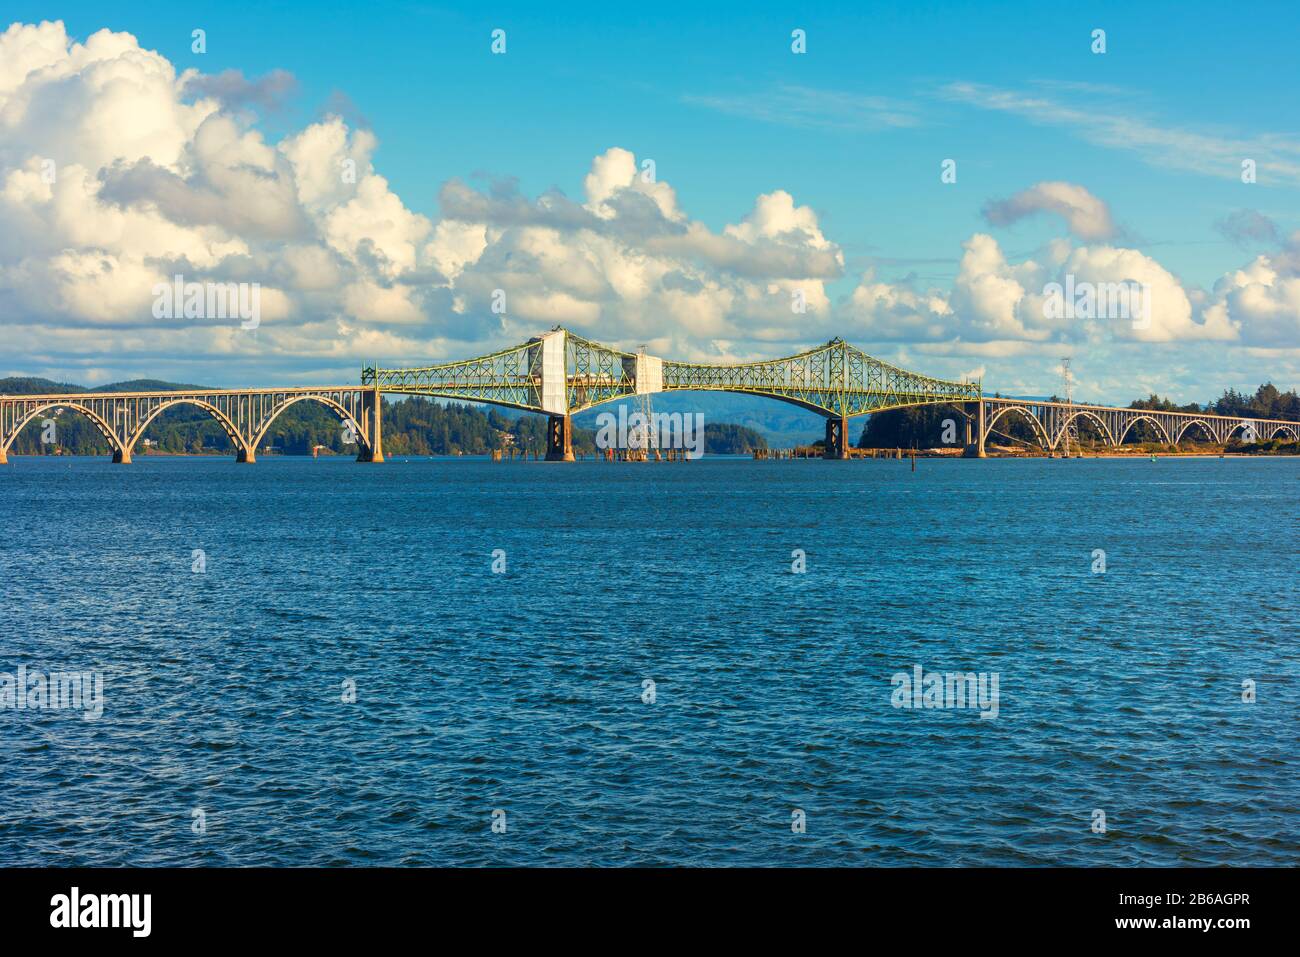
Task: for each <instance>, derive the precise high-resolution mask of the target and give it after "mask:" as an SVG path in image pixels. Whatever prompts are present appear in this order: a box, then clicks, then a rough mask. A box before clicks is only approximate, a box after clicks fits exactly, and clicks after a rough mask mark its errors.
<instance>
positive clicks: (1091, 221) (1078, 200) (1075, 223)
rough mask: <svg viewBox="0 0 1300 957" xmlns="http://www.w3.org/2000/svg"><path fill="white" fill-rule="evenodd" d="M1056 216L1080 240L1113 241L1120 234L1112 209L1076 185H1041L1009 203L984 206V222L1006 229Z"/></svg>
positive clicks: (1006, 200) (999, 201)
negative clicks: (1038, 215)
mask: <svg viewBox="0 0 1300 957" xmlns="http://www.w3.org/2000/svg"><path fill="white" fill-rule="evenodd" d="M1042 212H1047V213H1056V214H1057V215H1059V216H1060V217H1061V218H1062V219H1064V220H1065V222H1066V225H1067V226H1068V227H1069V229H1070V232H1072V233H1073V234H1074V235H1075V236H1078V237H1079V238H1080V239H1086V240H1094V239H1110V238H1112V237H1113V236H1114V235H1115V234H1116V229H1115V223H1114V221H1113V220H1112V219H1111V215H1110V207H1108V206H1107V205H1106V204H1105V203H1104V202H1102V201H1101V200H1100V199H1098V198H1097V197H1096V196H1093V195H1092V193H1090V192H1088V191H1087V190H1086V189H1084V188H1083V187H1082V186H1077V185H1075V184H1074V183H1062V182H1050V183H1038V184H1036V185H1034V186H1031V187H1029V189H1026V190H1021V191H1020V192H1019V193H1016V194H1015V195H1014V196H1012V197H1010V198H1009V199H1004V200H998V201H991V202H989V203H987V204H986V205H985V206H984V209H983V215H984V219H985V220H986V221H987V222H988V223H989V224H990V225H992V226H1006V225H1009V224H1011V223H1015V222H1018V221H1019V220H1021V219H1024V218H1025V217H1026V216H1032V215H1034V214H1035V213H1042Z"/></svg>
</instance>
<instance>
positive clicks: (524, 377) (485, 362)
mask: <svg viewBox="0 0 1300 957" xmlns="http://www.w3.org/2000/svg"><path fill="white" fill-rule="evenodd" d="M361 381H362V383H363V384H364V385H370V386H378V387H379V391H380V392H402V393H406V394H409V395H436V396H440V397H443V398H448V399H464V400H465V401H467V402H490V403H492V404H494V405H506V406H510V407H512V408H516V409H528V410H530V411H540V410H541V407H542V392H541V389H542V369H541V351H540V350H539V349H537V348H535V347H534V346H533V343H532V342H526V343H524V344H523V345H522V346H515V347H514V348H513V349H503V350H501V351H500V352H494V353H492V354H491V355H486V356H479V357H477V358H474V359H463V360H460V361H458V362H444V363H441V364H440V365H435V366H421V367H419V368H415V369H380V368H376V367H373V366H367V367H365V368H363V369H362V370H361Z"/></svg>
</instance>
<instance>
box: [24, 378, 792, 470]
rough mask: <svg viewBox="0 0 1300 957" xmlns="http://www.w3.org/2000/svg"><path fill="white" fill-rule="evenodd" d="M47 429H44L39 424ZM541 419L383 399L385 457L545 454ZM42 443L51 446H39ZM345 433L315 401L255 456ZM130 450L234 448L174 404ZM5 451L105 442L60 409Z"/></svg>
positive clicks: (740, 448)
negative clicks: (515, 451)
mask: <svg viewBox="0 0 1300 957" xmlns="http://www.w3.org/2000/svg"><path fill="white" fill-rule="evenodd" d="M179 388H201V387H198V386H176V385H173V384H170V383H162V382H155V381H137V382H131V383H118V384H115V385H113V386H108V387H105V388H104V389H103V390H95V391H130V390H136V391H144V390H158V391H161V390H168V391H171V390H175V389H179ZM86 391H88V390H86V389H83V388H80V387H77V386H71V385H65V384H59V383H53V382H50V381H49V380H46V379H31V378H10V379H0V393H4V394H8V395H18V394H33V393H48V392H86ZM47 419H48V420H50V421H52V422H53V423H54V427H53V429H52V430H51V429H48V428H47V427H46V425H45V421H46V420H47ZM546 428H547V417H546V416H542V415H529V414H523V415H517V416H509V415H506V414H504V413H502V412H501V411H499V410H497V409H495V408H491V407H488V408H486V409H485V408H483V407H479V406H473V405H468V404H464V403H455V402H452V403H444V402H437V401H433V400H431V399H426V398H423V397H421V396H411V397H408V398H404V399H401V400H399V401H397V402H391V401H389V400H387V399H385V400H384V413H383V429H384V452H385V454H387V455H457V454H463V455H486V454H489V453H491V452H493V451H496V450H498V449H506V448H511V447H513V448H516V449H522V450H523V451H525V452H527V453H530V454H531V453H534V452H536V453H538V454H544V453H545V451H546ZM43 438H47V439H51V441H42V439H43ZM345 438H346V436H345V430H344V428H343V424H342V423H341V422H340V421H339V420H338V418H337V417H336V416H335V415H334V414H333V413H332V412H330V411H329V410H328V409H326V408H325V407H324V406H322V405H320V404H319V403H316V402H311V401H303V402H298V403H295V404H294V405H292V406H290V407H289V408H287V409H285V410H284V411H283V412H282V413H280V415H278V416H277V417H276V418H275V420H274V421H273V422H272V423H271V427H270V429H268V430H267V433H266V436H265V437H264V438H263V439H262V442H261V443H260V447H259V448H258V453H259V454H265V452H266V449H267V447H268V446H269V447H270V449H271V450H272V452H279V453H282V454H285V455H310V454H311V453H312V451H313V449H315V448H317V447H323V448H324V449H325V450H327V451H329V452H334V453H338V454H352V453H355V452H356V446H355V445H349V444H348V443H347V442H346V441H345ZM142 440H148V443H149V444H148V446H145V445H144V444H143V441H142V442H141V444H139V445H137V447H136V449H135V451H136V453H137V454H144V453H145V452H147V451H149V450H154V451H159V452H167V453H176V454H179V453H187V454H198V453H214V454H216V453H220V454H230V455H233V454H234V446H233V444H232V443H231V441H230V438H229V437H228V436H227V435H226V433H225V430H224V429H222V428H221V425H220V424H219V423H218V422H217V421H216V420H215V419H214V418H212V416H210V415H208V413H207V412H205V411H204V410H202V409H199V408H196V407H195V406H191V405H179V406H174V407H173V408H170V409H167V410H165V411H163V412H162V413H161V414H159V416H158V417H157V418H156V419H154V420H153V422H151V423H150V424H149V427H148V428H147V429H146V430H145V433H144V435H143V437H142ZM704 443H705V445H704V447H705V451H706V452H708V453H712V454H715V455H719V454H728V453H747V452H750V451H752V450H753V449H756V448H766V446H767V443H766V441H765V440H764V439H763V437H762V436H761V435H759V434H758V433H757V432H755V431H754V430H752V429H748V428H745V427H744V426H739V425H729V424H725V423H722V424H715V423H707V424H706V425H705V427H704ZM573 447H574V451H576V452H582V453H585V454H590V453H594V452H595V451H596V432H595V430H593V429H583V428H577V427H575V428H574V430H573ZM12 451H14V452H16V453H18V454H20V455H31V454H38V453H42V452H44V453H52V452H55V451H58V452H62V453H64V454H72V455H107V454H108V451H109V447H108V440H107V439H105V438H104V437H103V436H102V435H101V434H100V433H99V430H98V429H96V428H95V426H94V425H93V424H92V423H91V421H90V420H89V419H87V418H86V417H85V416H83V415H81V414H80V413H78V412H76V411H73V410H69V409H64V410H63V411H62V412H61V413H59V414H57V415H53V414H52V415H49V416H44V415H42V416H38V417H37V419H36V420H35V421H34V422H32V423H31V424H30V425H28V426H27V427H26V428H25V429H23V431H22V432H21V433H20V434H19V435H18V437H17V439H15V440H14V444H13V446H12Z"/></svg>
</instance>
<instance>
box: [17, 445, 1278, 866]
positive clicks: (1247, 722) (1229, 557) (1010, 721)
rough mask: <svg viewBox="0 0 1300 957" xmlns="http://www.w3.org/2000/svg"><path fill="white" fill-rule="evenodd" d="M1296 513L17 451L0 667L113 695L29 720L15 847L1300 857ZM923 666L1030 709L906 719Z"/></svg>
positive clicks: (1221, 463)
mask: <svg viewBox="0 0 1300 957" xmlns="http://www.w3.org/2000/svg"><path fill="white" fill-rule="evenodd" d="M1298 502H1300V461H1298V460H1296V459H1256V460H1241V459H1226V460H1220V459H1198V460H1190V459H1184V460H1175V459H1161V460H1159V461H1157V462H1150V461H1148V460H1144V459H1143V460H1132V461H1130V460H1082V461H1077V460H1076V461H1060V460H1054V461H1053V460H1025V461H1003V460H988V461H947V460H942V461H941V460H921V461H919V462H918V463H917V471H916V472H915V473H914V474H913V473H912V472H911V471H910V466H909V464H908V463H907V462H894V461H889V462H886V461H876V462H870V461H868V462H851V463H841V462H752V461H747V460H731V459H718V458H706V459H704V460H702V461H698V462H691V463H686V464H658V465H645V464H618V465H612V464H603V463H594V462H585V463H578V464H575V465H567V466H563V465H547V464H544V463H528V464H519V463H513V464H509V463H500V464H493V463H491V462H487V461H482V460H445V459H442V460H416V459H411V460H409V461H402V460H401V459H400V458H399V459H396V460H391V461H390V462H389V463H387V464H384V465H378V466H372V465H358V464H356V463H353V462H351V461H350V460H344V459H322V460H319V461H312V460H309V459H289V458H269V457H268V458H264V459H262V460H261V461H259V462H258V463H257V464H256V465H252V466H247V465H237V464H235V463H234V462H231V461H228V460H218V459H212V458H188V459H187V458H149V457H143V456H142V457H140V458H139V459H137V461H136V462H135V463H134V464H132V465H130V466H114V465H112V464H110V463H108V462H107V461H106V460H91V459H58V458H43V459H31V458H26V459H25V458H15V459H14V460H13V464H11V465H10V466H8V467H5V468H0V516H2V517H3V528H4V532H5V534H4V536H3V538H2V539H0V579H2V580H3V583H4V585H3V602H2V603H0V672H9V673H14V672H15V671H16V670H17V668H18V667H19V666H20V665H26V666H27V667H28V668H29V669H43V670H45V671H52V670H77V671H100V672H102V673H103V676H104V699H105V704H104V713H103V716H102V717H101V718H100V719H99V720H91V721H88V720H83V718H82V717H81V716H80V715H79V714H76V713H73V712H67V711H32V710H24V711H18V710H0V780H3V782H4V791H3V795H4V796H3V800H2V801H0V865H5V866H12V865H18V864H26V865H61V864H69V865H70V864H91V865H115V864H183V865H189V864H193V865H252V864H266V865H341V864H429V865H439V864H468V865H502V864H565V865H578V864H599V865H623V864H695V865H704V864H777V865H786V864H800V865H810V864H811V865H817V864H835V865H961V864H993V865H1041V864H1083V865H1134V864H1156V865H1177V864H1262V865H1295V864H1297V863H1300V842H1298V838H1297V835H1300V775H1298V773H1297V772H1298V770H1300V768H1298V764H1300V753H1298V752H1300V745H1298V744H1297V739H1298V737H1300V735H1298V732H1300V656H1298V655H1297V638H1298V637H1300V624H1298V622H1300V615H1298V614H1297V612H1298V610H1300V595H1298V594H1297V581H1298V580H1300V544H1298V543H1300V535H1297V521H1296V512H1297V503H1298ZM195 549H202V550H203V552H204V553H205V556H206V572H205V573H202V574H199V573H196V572H194V571H192V566H193V564H194V559H193V558H192V553H193V551H194V550H195ZM494 549H502V550H504V552H505V561H506V571H505V573H504V574H493V573H492V561H493V555H492V553H493V550H494ZM795 549H802V550H803V551H804V553H805V554H806V563H807V571H806V573H804V574H792V573H791V562H792V556H791V553H792V551H793V550H795ZM1095 549H1103V550H1104V551H1105V560H1106V571H1105V573H1104V574H1095V573H1094V572H1093V567H1094V555H1093V552H1094V550H1095ZM914 665H921V666H922V667H923V668H924V669H925V670H926V671H931V670H934V671H962V672H986V673H993V672H996V673H997V674H998V675H999V691H1000V702H999V711H998V715H997V717H996V718H995V719H993V720H982V719H981V718H980V717H979V713H978V712H977V711H976V710H971V709H966V710H947V709H922V710H911V709H903V708H896V707H894V706H893V705H892V704H891V695H892V693H893V690H894V687H893V685H892V684H891V676H892V675H894V674H895V673H898V672H907V673H910V672H911V671H912V669H913V666H914ZM348 679H351V680H353V681H355V683H356V689H357V691H356V701H355V703H344V702H343V701H342V700H341V697H342V691H341V687H342V684H343V682H344V681H345V680H348ZM646 679H651V680H653V681H654V682H655V689H654V690H655V700H654V702H653V703H645V702H643V700H642V696H643V681H645V680H646ZM1244 679H1253V680H1254V681H1255V682H1256V683H1257V693H1258V701H1257V702H1256V703H1254V704H1246V703H1243V702H1242V682H1243V680H1244ZM796 808H797V809H801V810H802V811H804V812H805V813H806V819H807V831H806V833H803V834H796V833H793V832H792V829H791V820H792V817H791V815H792V811H793V810H794V809H796ZM195 809H202V811H203V818H204V821H205V824H206V833H203V834H196V833H195V832H194V827H193V825H194V822H195V816H194V811H195ZM494 809H501V810H504V811H505V814H506V817H505V820H506V823H507V829H506V832H505V833H504V834H496V833H493V832H492V828H491V824H492V811H493V810H494ZM1094 809H1101V810H1104V811H1105V814H1106V823H1107V831H1106V833H1104V834H1096V833H1093V832H1092V830H1091V824H1092V821H1093V811H1094Z"/></svg>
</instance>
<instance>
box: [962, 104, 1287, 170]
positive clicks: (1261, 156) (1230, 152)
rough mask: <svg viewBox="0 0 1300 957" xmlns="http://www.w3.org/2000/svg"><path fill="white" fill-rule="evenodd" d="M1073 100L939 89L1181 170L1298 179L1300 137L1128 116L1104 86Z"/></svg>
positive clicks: (1126, 107) (1129, 109)
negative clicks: (1250, 166) (1251, 163)
mask: <svg viewBox="0 0 1300 957" xmlns="http://www.w3.org/2000/svg"><path fill="white" fill-rule="evenodd" d="M1090 92H1092V94H1093V95H1091V96H1089V97H1087V98H1086V100H1083V101H1080V102H1078V103H1077V104H1074V105H1067V104H1065V103H1062V102H1059V101H1057V100H1053V99H1049V98H1047V97H1044V96H1039V95H1037V94H1034V93H1022V92H1017V91H1012V90H1003V89H998V88H996V87H990V86H984V85H981V84H978V83H951V84H948V85H947V86H945V87H943V88H942V89H941V90H940V95H941V96H943V97H944V98H946V99H949V100H952V101H955V102H960V103H965V104H968V105H970V106H975V107H978V108H979V109H983V110H995V111H998V112H1001V113H1010V114H1013V115H1016V116H1020V117H1023V118H1024V119H1027V120H1029V121H1030V122H1032V123H1037V124H1040V125H1044V126H1058V127H1062V128H1064V129H1066V130H1068V131H1069V132H1071V133H1073V134H1074V135H1075V136H1078V137H1080V138H1081V139H1084V140H1086V141H1087V142H1089V143H1093V144H1095V145H1097V146H1103V147H1107V148H1110V149H1119V150H1127V151H1129V152H1133V153H1136V154H1137V155H1138V156H1140V157H1141V158H1142V159H1143V160H1144V161H1145V162H1147V163H1149V164H1150V165H1152V166H1155V167H1158V168H1161V169H1181V170H1188V171H1191V172H1195V173H1204V174H1207V175H1210V176H1219V177H1223V178H1227V179H1237V178H1239V177H1240V176H1241V163H1242V160H1244V159H1253V160H1255V161H1256V163H1257V171H1258V174H1259V181H1260V182H1261V183H1264V182H1267V181H1268V180H1269V179H1270V178H1271V179H1273V180H1275V181H1282V182H1288V183H1300V139H1296V138H1294V137H1293V136H1288V135H1283V134H1276V133H1266V134H1260V135H1256V136H1226V135H1215V134H1210V133H1204V132H1200V131H1197V130H1191V129H1185V128H1180V127H1176V126H1162V125H1160V124H1157V123H1153V122H1150V121H1148V120H1144V119H1141V118H1139V117H1137V116H1132V115H1127V114H1130V113H1131V112H1132V107H1131V105H1130V104H1129V103H1127V102H1126V101H1125V100H1124V99H1123V98H1119V97H1114V96H1106V95H1104V92H1103V91H1096V90H1093V91H1090Z"/></svg>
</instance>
